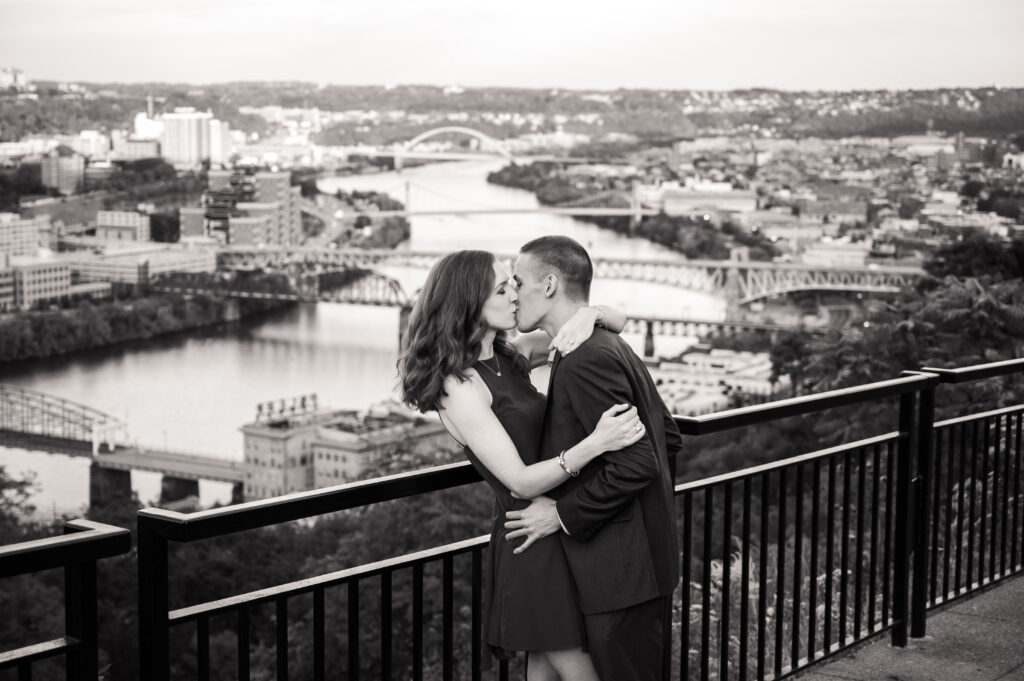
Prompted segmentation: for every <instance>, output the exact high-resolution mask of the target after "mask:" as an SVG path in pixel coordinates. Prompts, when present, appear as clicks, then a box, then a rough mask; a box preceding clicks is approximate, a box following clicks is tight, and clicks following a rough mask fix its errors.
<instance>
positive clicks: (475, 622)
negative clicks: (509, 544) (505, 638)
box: [470, 548, 484, 681]
mask: <svg viewBox="0 0 1024 681" xmlns="http://www.w3.org/2000/svg"><path fill="white" fill-rule="evenodd" d="M483 558H484V552H483V549H482V548H476V549H473V567H472V570H473V573H472V584H473V593H472V596H471V598H472V599H473V603H472V605H471V606H470V607H471V611H472V618H471V620H470V636H472V637H473V640H472V642H471V643H470V651H471V652H470V664H471V665H472V670H471V671H470V675H471V678H472V679H473V681H480V671H481V665H482V663H483V660H482V657H481V644H482V637H483V611H482V608H483V574H484V571H483Z"/></svg>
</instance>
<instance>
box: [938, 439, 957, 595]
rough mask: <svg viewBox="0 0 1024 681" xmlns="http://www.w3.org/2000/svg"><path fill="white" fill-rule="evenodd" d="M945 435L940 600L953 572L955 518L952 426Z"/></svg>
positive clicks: (954, 441) (954, 454) (946, 592)
mask: <svg viewBox="0 0 1024 681" xmlns="http://www.w3.org/2000/svg"><path fill="white" fill-rule="evenodd" d="M943 434H944V435H945V436H946V522H944V523H943V526H944V527H943V529H944V532H943V537H942V542H943V550H942V553H943V555H942V560H943V563H944V564H945V565H944V567H943V569H942V600H943V601H945V600H948V599H949V583H950V577H951V576H952V574H953V556H955V555H956V550H955V549H954V548H953V522H954V521H955V520H956V519H957V514H956V513H955V511H954V510H953V509H954V503H955V500H956V488H957V487H959V485H957V483H956V477H955V476H954V474H953V469H954V467H955V466H956V431H955V430H954V429H953V428H950V427H946V428H944V429H943Z"/></svg>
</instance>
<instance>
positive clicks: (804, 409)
mask: <svg viewBox="0 0 1024 681" xmlns="http://www.w3.org/2000/svg"><path fill="white" fill-rule="evenodd" d="M937 382H938V377H937V376H933V375H929V374H917V375H914V376H905V377H902V378H894V379H891V380H888V381H879V382H877V383H868V384H867V385H859V386H854V387H852V388H841V389H839V390H830V391H828V392H824V393H817V394H814V395H801V396H800V397H792V398H789V399H786V400H778V401H776V402H767V403H765V404H757V405H753V406H750V407H740V408H738V409H728V410H726V411H719V412H715V413H713V414H704V415H702V416H674V418H675V421H676V424H677V425H678V426H679V432H680V433H682V434H684V435H705V434H707V433H716V432H720V431H723V430H731V429H733V428H741V427H743V426H751V425H755V424H758V423H765V422H766V421H773V420H775V419H780V418H786V417H788V416H797V415H799V414H807V413H810V412H815V411H824V410H826V409H832V408H834V407H842V406H845V405H848V404H856V403H858V402H867V401H869V400H877V399H882V398H885V397H894V396H896V395H902V394H904V393H908V392H915V391H917V390H920V389H922V388H927V387H931V386H933V385H935V384H936V383H937Z"/></svg>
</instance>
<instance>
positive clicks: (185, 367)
mask: <svg viewBox="0 0 1024 681" xmlns="http://www.w3.org/2000/svg"><path fill="white" fill-rule="evenodd" d="M501 165H502V162H500V161H480V162H476V161H474V162H467V163H449V164H434V165H429V166H421V167H419V168H413V169H408V170H404V171H403V172H402V173H400V174H399V173H393V172H390V173H379V174H374V175H363V176H353V177H344V178H329V179H325V180H321V181H320V187H321V189H322V190H323V191H328V192H333V191H335V190H336V189H344V190H346V191H352V190H375V191H384V192H387V193H389V194H391V195H392V196H394V197H395V198H398V199H400V200H405V199H406V198H408V199H409V203H410V207H411V208H412V209H414V210H415V209H430V210H436V209H459V208H472V207H478V208H479V207H488V208H494V207H511V208H526V207H535V206H537V202H536V199H535V198H534V196H533V195H532V194H530V193H528V192H525V191H520V190H516V189H509V188H505V187H498V186H495V185H491V184H488V183H487V181H486V176H487V173H488V172H489V171H491V170H495V169H497V168H499V167H501ZM407 187H408V190H407V189H406V188H407ZM407 191H408V197H407V196H406V192H407ZM411 224H412V234H411V238H410V241H409V242H408V243H407V244H403V245H402V246H401V247H402V248H408V249H410V250H417V251H424V250H426V251H450V250H455V249H458V248H481V249H486V250H491V251H494V252H496V253H504V254H509V255H511V254H514V253H515V252H516V251H517V250H518V248H519V246H520V245H522V244H523V243H524V242H526V241H528V240H529V239H532V238H535V237H537V236H542V235H545V234H565V235H568V236H571V237H573V238H575V239H576V240H578V241H579V242H580V243H582V244H584V245H585V246H587V248H588V250H589V251H590V252H591V254H592V255H593V256H595V257H626V258H643V259H667V260H673V259H678V258H679V257H680V256H679V255H678V254H675V253H672V252H671V251H668V250H667V249H664V248H662V247H660V246H657V245H654V244H651V243H649V242H646V241H643V240H639V239H635V240H632V239H628V238H626V237H623V236H620V235H617V234H614V233H612V232H610V231H606V230H601V229H599V228H597V227H595V226H593V225H589V224H587V223H583V222H579V221H577V220H573V219H571V218H567V217H564V216H555V215H544V214H533V215H511V216H496V215H487V216H447V217H414V218H412V219H411ZM393 274H395V275H396V276H397V277H398V278H399V279H400V280H401V281H402V283H403V286H405V287H406V290H410V291H412V290H415V289H416V288H417V287H418V286H419V285H420V284H422V281H423V279H424V278H425V276H426V272H425V271H404V272H393ZM591 299H592V300H593V301H594V302H595V303H606V304H610V305H615V306H618V307H620V308H621V309H623V310H625V311H627V312H629V313H631V314H634V315H640V314H652V315H659V316H671V317H675V316H687V317H693V318H702V319H722V318H724V309H725V307H724V302H723V301H721V300H719V299H716V298H714V297H711V296H707V295H704V294H698V293H691V292H686V291H681V290H679V289H673V288H670V287H666V286H654V285H646V284H634V283H629V282H605V281H595V282H594V286H593V289H592V295H591ZM627 340H629V341H630V342H631V343H632V344H633V345H634V347H636V348H637V349H639V348H640V347H641V345H642V339H641V338H637V337H628V336H627ZM676 347H679V348H681V347H682V344H676V346H673V347H668V346H664V347H661V348H660V349H661V350H662V351H663V352H669V351H672V350H675V349H676ZM397 349H398V314H397V311H396V310H393V309H390V308H376V307H361V306H350V305H335V304H324V303H320V304H316V305H314V304H308V305H298V306H293V307H289V308H284V309H281V310H277V311H274V312H271V313H268V314H266V315H263V316H260V317H258V318H250V319H246V320H243V321H241V322H238V323H233V324H226V325H222V326H219V327H216V328H212V329H205V330H199V331H194V332H189V333H184V334H179V335H176V336H173V337H168V338H160V339H156V340H151V341H145V342H138V343H129V344H125V345H121V346H117V347H113V348H104V349H101V350H96V351H91V352H86V353H79V354H76V355H74V356H71V357H63V358H52V359H47V360H40V361H32V362H23V363H19V364H15V365H6V366H2V367H0V382H2V383H9V384H14V385H19V386H23V387H26V388H31V389H33V390H39V391H42V392H46V393H50V394H52V395H56V396H59V397H63V398H66V399H70V400H74V401H76V402H80V403H82V404H86V405H89V406H91V407H93V408H96V409H99V410H101V411H104V412H107V413H109V414H113V415H115V416H117V417H119V418H122V419H124V420H125V421H126V422H127V423H128V424H129V425H128V429H129V433H130V436H129V437H130V439H131V440H132V441H134V442H138V443H139V444H143V445H150V446H153V447H160V448H165V449H172V450H179V451H187V452H194V453H199V454H203V455H207V456H214V457H224V458H232V459H241V458H242V435H241V433H240V432H239V427H240V426H242V425H243V424H244V423H248V422H251V421H252V419H253V417H254V415H255V410H256V404H257V403H259V402H266V401H268V400H277V399H280V398H289V397H294V396H299V395H305V394H308V393H316V394H317V395H318V397H319V400H320V404H321V405H326V406H331V407H337V408H349V409H360V408H364V407H366V406H368V405H369V404H371V403H373V402H376V401H379V400H381V399H385V398H388V397H391V396H393V395H394V386H395V379H396V375H395V361H396V359H397ZM0 465H3V466H5V467H6V468H7V472H8V473H9V474H14V475H21V474H24V473H33V474H35V476H36V481H37V483H38V489H37V491H36V493H35V494H34V497H33V501H34V503H35V504H36V506H37V515H38V516H39V517H40V518H43V519H50V518H51V517H54V516H60V515H62V514H77V513H80V512H81V510H82V509H83V507H84V506H85V504H87V502H88V480H89V475H88V470H89V460H88V459H87V458H72V457H68V456H64V455H58V454H46V453H40V452H30V451H25V450H21V449H13V448H0ZM132 486H133V488H134V489H135V491H136V492H137V493H138V494H139V497H140V499H142V501H143V502H146V503H148V502H150V501H152V500H153V499H155V498H156V496H157V495H158V494H159V487H160V476H159V475H157V474H153V473H145V472H133V473H132ZM200 497H201V502H202V503H204V504H211V503H214V502H215V501H221V502H226V501H227V500H228V499H229V498H230V486H229V485H226V484H223V483H214V482H201V483H200Z"/></svg>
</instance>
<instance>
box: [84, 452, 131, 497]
mask: <svg viewBox="0 0 1024 681" xmlns="http://www.w3.org/2000/svg"><path fill="white" fill-rule="evenodd" d="M131 496H132V472H131V471H124V470H119V469H114V468H103V467H102V466H100V465H99V464H98V463H96V462H95V461H94V462H93V463H92V464H90V466H89V507H90V508H95V507H97V506H103V505H104V504H106V503H107V502H108V501H113V500H114V499H117V498H125V499H130V498H131Z"/></svg>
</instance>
